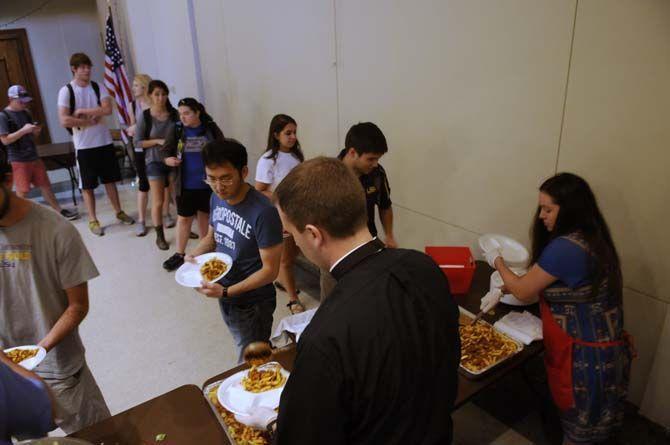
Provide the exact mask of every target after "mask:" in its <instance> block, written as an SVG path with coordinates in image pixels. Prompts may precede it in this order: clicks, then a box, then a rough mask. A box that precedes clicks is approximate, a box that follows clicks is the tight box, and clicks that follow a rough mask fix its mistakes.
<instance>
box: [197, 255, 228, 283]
mask: <svg viewBox="0 0 670 445" xmlns="http://www.w3.org/2000/svg"><path fill="white" fill-rule="evenodd" d="M226 269H228V265H227V264H226V263H224V262H223V261H221V260H220V259H218V258H212V259H211V260H207V261H205V264H203V265H202V266H201V267H200V275H202V277H203V278H204V279H205V280H207V281H213V280H214V279H216V278H218V277H219V276H221V275H222V274H223V273H224V272H225V271H226Z"/></svg>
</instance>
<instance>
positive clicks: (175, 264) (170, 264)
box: [163, 253, 184, 272]
mask: <svg viewBox="0 0 670 445" xmlns="http://www.w3.org/2000/svg"><path fill="white" fill-rule="evenodd" d="M182 264H184V255H183V254H181V253H175V254H174V255H172V256H171V257H170V258H168V259H167V260H165V262H164V263H163V269H165V270H167V271H168V272H172V271H173V270H175V269H177V268H179V266H181V265H182Z"/></svg>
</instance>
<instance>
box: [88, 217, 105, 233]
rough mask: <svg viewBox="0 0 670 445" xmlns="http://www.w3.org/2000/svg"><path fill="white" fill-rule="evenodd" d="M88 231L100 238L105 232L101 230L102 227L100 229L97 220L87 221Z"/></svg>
mask: <svg viewBox="0 0 670 445" xmlns="http://www.w3.org/2000/svg"><path fill="white" fill-rule="evenodd" d="M88 229H89V230H90V231H91V233H92V234H93V235H98V236H102V235H104V234H105V232H104V231H103V230H102V227H100V221H98V220H95V221H89V222H88Z"/></svg>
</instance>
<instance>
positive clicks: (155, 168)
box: [147, 161, 170, 181]
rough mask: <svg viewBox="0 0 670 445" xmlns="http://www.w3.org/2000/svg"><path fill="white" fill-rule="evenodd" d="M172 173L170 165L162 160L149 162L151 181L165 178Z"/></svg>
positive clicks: (148, 175)
mask: <svg viewBox="0 0 670 445" xmlns="http://www.w3.org/2000/svg"><path fill="white" fill-rule="evenodd" d="M169 175H170V167H168V166H167V165H165V164H164V163H162V162H155V161H154V162H149V163H148V164H147V178H148V179H149V180H150V181H157V180H159V179H165V178H167V177H168V176H169Z"/></svg>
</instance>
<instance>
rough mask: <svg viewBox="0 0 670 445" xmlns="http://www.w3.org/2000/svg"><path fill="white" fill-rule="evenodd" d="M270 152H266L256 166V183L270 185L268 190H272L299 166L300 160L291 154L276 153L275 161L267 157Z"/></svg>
mask: <svg viewBox="0 0 670 445" xmlns="http://www.w3.org/2000/svg"><path fill="white" fill-rule="evenodd" d="M270 153H271V152H270V151H269V150H268V151H266V152H265V153H263V156H261V158H260V159H259V160H258V164H257V165H256V181H258V182H262V183H264V184H270V190H274V189H275V188H276V187H277V186H278V185H279V183H280V182H282V180H283V179H284V178H285V177H286V175H288V174H289V172H290V171H291V170H293V169H294V168H295V167H296V166H298V165H299V164H300V160H299V159H298V158H296V157H295V156H294V155H293V153H286V152H283V151H280V152H278V153H277V161H276V162H275V161H274V160H273V159H272V158H268V157H267V156H268V155H269V154H270Z"/></svg>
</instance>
